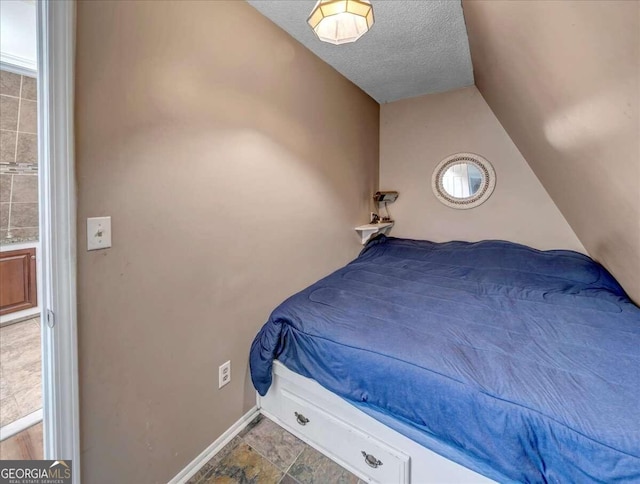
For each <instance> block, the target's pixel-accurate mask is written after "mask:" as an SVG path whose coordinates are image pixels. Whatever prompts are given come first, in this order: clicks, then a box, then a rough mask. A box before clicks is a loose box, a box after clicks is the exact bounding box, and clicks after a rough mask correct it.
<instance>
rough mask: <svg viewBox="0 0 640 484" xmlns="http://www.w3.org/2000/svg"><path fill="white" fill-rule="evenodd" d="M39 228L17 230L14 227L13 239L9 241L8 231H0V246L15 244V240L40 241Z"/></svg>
mask: <svg viewBox="0 0 640 484" xmlns="http://www.w3.org/2000/svg"><path fill="white" fill-rule="evenodd" d="M39 232H40V231H39V230H38V227H26V228H16V227H13V228H12V229H11V237H12V238H11V239H7V230H1V229H0V245H3V246H6V245H8V244H11V243H13V242H14V241H15V240H17V239H20V240H25V239H26V240H38V236H39Z"/></svg>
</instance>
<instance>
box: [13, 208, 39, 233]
mask: <svg viewBox="0 0 640 484" xmlns="http://www.w3.org/2000/svg"><path fill="white" fill-rule="evenodd" d="M37 226H38V204H37V203H12V204H11V228H12V229H13V227H37Z"/></svg>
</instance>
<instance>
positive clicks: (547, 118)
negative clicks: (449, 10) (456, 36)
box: [463, 0, 640, 303]
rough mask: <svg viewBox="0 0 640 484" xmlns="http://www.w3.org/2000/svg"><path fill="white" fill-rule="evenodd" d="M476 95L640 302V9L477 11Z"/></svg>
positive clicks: (612, 4)
mask: <svg viewBox="0 0 640 484" xmlns="http://www.w3.org/2000/svg"><path fill="white" fill-rule="evenodd" d="M463 10H464V16H465V21H466V23H467V31H468V35H469V43H470V47H471V58H472V62H473V68H474V75H475V80H476V85H477V87H478V89H479V90H480V92H481V93H482V95H483V96H484V98H485V100H486V101H487V103H488V104H489V106H490V107H491V109H492V110H493V111H494V113H495V114H496V116H497V117H498V119H499V120H500V122H501V123H502V125H503V126H504V128H505V129H506V131H507V132H508V133H509V135H510V136H511V138H512V139H513V141H514V142H515V144H516V145H517V147H518V148H519V149H520V151H521V153H522V154H523V155H524V157H525V159H526V160H527V162H528V163H529V165H530V166H531V168H532V169H533V171H534V172H535V173H536V175H537V176H538V178H539V179H540V180H541V182H542V183H543V185H544V187H545V188H546V189H547V191H548V192H549V194H550V195H551V197H552V199H553V200H554V202H555V203H556V205H557V206H558V208H559V209H560V210H561V212H562V213H563V215H564V216H565V218H566V219H567V221H568V222H569V224H570V225H571V227H572V228H573V230H574V231H575V233H576V234H577V235H578V237H579V238H580V241H581V242H582V243H583V245H584V246H585V248H586V249H587V251H588V252H589V255H591V256H592V257H593V258H594V259H596V260H598V261H600V262H601V263H602V264H603V265H604V266H605V267H607V268H608V269H609V270H610V271H611V272H612V273H613V274H614V276H615V277H616V278H617V279H618V281H619V282H620V283H621V284H622V285H623V286H624V288H625V289H626V291H627V292H628V293H629V295H630V296H631V297H632V298H633V299H634V300H635V301H636V303H640V123H639V111H638V105H639V101H640V99H639V97H640V96H639V91H640V2H635V1H619V2H618V1H612V0H606V1H582V0H578V1H563V2H560V1H556V2H539V1H517V2H514V1H495V0H488V1H485V0H465V1H463Z"/></svg>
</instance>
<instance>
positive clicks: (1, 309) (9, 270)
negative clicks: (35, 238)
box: [0, 248, 38, 315]
mask: <svg viewBox="0 0 640 484" xmlns="http://www.w3.org/2000/svg"><path fill="white" fill-rule="evenodd" d="M37 305H38V300H37V295H36V249H35V248H31V249H21V250H11V251H7V252H0V315H3V314H9V313H13V312H15V311H22V310H23V309H29V308H32V307H36V306H37Z"/></svg>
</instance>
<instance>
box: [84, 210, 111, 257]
mask: <svg viewBox="0 0 640 484" xmlns="http://www.w3.org/2000/svg"><path fill="white" fill-rule="evenodd" d="M108 247H111V217H93V218H88V219H87V250H97V249H106V248H108Z"/></svg>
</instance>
